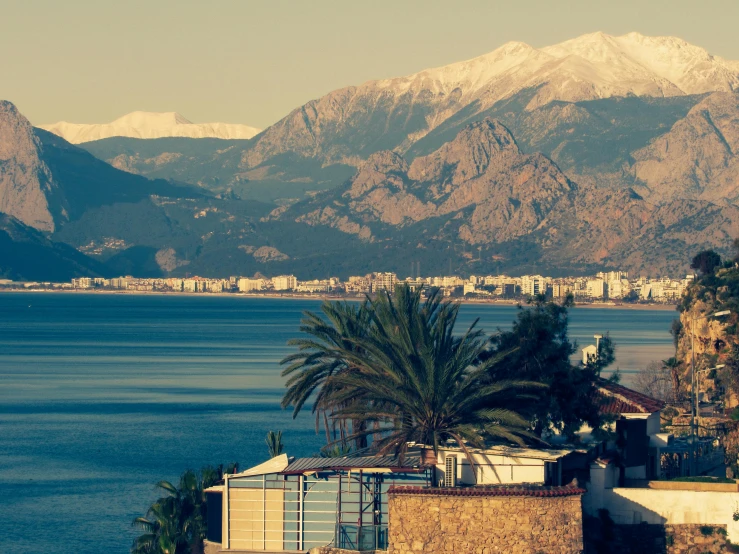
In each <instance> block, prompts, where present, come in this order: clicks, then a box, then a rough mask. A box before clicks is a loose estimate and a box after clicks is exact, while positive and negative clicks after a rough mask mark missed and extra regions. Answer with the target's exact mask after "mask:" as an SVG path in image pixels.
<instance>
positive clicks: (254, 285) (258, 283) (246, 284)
mask: <svg viewBox="0 0 739 554" xmlns="http://www.w3.org/2000/svg"><path fill="white" fill-rule="evenodd" d="M238 284H239V292H253V291H260V290H264V289H265V282H264V279H244V278H242V279H239V281H238Z"/></svg>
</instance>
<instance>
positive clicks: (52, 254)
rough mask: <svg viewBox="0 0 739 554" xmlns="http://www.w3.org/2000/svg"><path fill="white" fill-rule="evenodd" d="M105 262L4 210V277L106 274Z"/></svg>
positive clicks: (0, 234) (0, 274)
mask: <svg viewBox="0 0 739 554" xmlns="http://www.w3.org/2000/svg"><path fill="white" fill-rule="evenodd" d="M108 272H109V270H108V268H106V267H105V266H104V265H103V264H102V263H100V262H99V261H96V260H94V259H92V258H90V257H88V256H85V255H84V254H82V253H81V252H79V251H78V250H75V249H74V248H72V247H71V246H68V245H66V244H62V243H57V242H52V241H50V240H49V239H48V238H47V237H45V236H44V235H43V234H42V233H41V232H39V231H37V230H36V229H33V228H32V227H28V226H27V225H23V224H22V223H21V222H20V221H18V220H17V219H15V218H14V217H11V216H9V215H6V214H2V213H0V278H2V279H11V280H14V281H69V280H70V279H72V278H74V277H82V276H95V277H97V276H103V275H105V274H106V273H108Z"/></svg>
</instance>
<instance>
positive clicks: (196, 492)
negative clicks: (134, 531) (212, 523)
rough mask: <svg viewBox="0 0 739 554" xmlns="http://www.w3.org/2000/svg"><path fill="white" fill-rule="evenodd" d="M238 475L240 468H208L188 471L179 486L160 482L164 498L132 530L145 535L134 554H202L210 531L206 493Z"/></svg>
mask: <svg viewBox="0 0 739 554" xmlns="http://www.w3.org/2000/svg"><path fill="white" fill-rule="evenodd" d="M236 471H238V465H237V464H230V465H228V466H226V467H225V468H224V466H223V465H219V466H217V467H212V466H206V467H204V468H202V469H201V470H200V472H195V471H193V470H187V471H185V472H184V473H183V474H182V475H181V476H180V480H179V482H178V484H177V486H175V485H173V484H172V483H170V482H169V481H159V482H158V483H157V484H156V488H157V489H159V490H160V491H161V492H163V493H164V496H162V497H161V498H159V499H158V500H156V501H155V502H154V503H153V504H152V505H151V506H150V507H149V509H148V510H147V511H146V516H144V517H137V518H136V519H134V520H133V526H134V527H137V528H139V529H141V530H142V531H143V534H142V535H140V536H139V537H137V538H136V539H135V540H134V542H133V544H132V546H131V553H132V554H183V553H186V552H189V553H191V554H193V553H198V552H202V550H203V540H204V539H205V535H206V531H207V503H206V494H205V489H207V488H208V487H211V486H213V485H214V484H215V483H216V482H218V481H219V480H221V479H222V478H223V475H224V474H225V473H235V472H236Z"/></svg>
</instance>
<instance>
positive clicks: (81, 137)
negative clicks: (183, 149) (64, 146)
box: [39, 112, 260, 144]
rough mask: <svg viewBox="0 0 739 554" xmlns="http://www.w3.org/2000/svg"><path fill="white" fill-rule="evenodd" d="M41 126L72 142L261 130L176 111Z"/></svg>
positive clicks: (243, 135) (229, 135) (243, 134)
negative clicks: (192, 118) (196, 120)
mask: <svg viewBox="0 0 739 554" xmlns="http://www.w3.org/2000/svg"><path fill="white" fill-rule="evenodd" d="M39 127H40V128H41V129H44V130H46V131H49V132H50V133H54V134H55V135H59V136H60V137H62V138H63V139H65V140H66V141H67V142H71V143H72V144H80V143H83V142H90V141H93V140H100V139H105V138H110V137H134V138H140V139H154V138H162V137H188V138H219V139H250V138H252V137H253V136H254V135H256V134H258V133H259V131H260V130H259V129H256V128H254V127H249V126H248V125H240V124H237V123H193V122H192V121H189V120H187V119H185V117H183V116H182V115H180V114H178V113H176V112H165V113H156V112H131V113H129V114H126V115H124V116H123V117H119V118H118V119H116V120H115V121H113V122H111V123H99V124H85V123H68V122H66V121H59V122H58V123H52V124H50V125H39Z"/></svg>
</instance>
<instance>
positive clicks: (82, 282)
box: [72, 277, 93, 289]
mask: <svg viewBox="0 0 739 554" xmlns="http://www.w3.org/2000/svg"><path fill="white" fill-rule="evenodd" d="M92 285H93V280H92V279H91V278H90V277H80V278H79V279H72V286H73V287H74V288H76V289H91V288H92Z"/></svg>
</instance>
